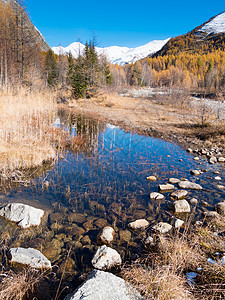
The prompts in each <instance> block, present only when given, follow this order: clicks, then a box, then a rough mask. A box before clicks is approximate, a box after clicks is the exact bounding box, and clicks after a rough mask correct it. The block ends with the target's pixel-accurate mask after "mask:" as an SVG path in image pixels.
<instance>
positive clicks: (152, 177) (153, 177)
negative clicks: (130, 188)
mask: <svg viewBox="0 0 225 300" xmlns="http://www.w3.org/2000/svg"><path fill="white" fill-rule="evenodd" d="M146 179H147V180H149V181H156V180H157V178H156V177H155V176H148V177H147V178H146Z"/></svg>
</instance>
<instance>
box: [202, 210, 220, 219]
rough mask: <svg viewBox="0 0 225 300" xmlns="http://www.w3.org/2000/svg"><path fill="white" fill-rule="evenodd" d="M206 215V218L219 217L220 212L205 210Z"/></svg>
mask: <svg viewBox="0 0 225 300" xmlns="http://www.w3.org/2000/svg"><path fill="white" fill-rule="evenodd" d="M204 216H205V218H219V214H218V212H216V211H205V212H204Z"/></svg>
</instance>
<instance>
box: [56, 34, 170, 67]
mask: <svg viewBox="0 0 225 300" xmlns="http://www.w3.org/2000/svg"><path fill="white" fill-rule="evenodd" d="M168 40H169V39H166V40H156V41H151V42H149V43H147V44H145V45H143V46H139V47H136V48H128V47H119V46H111V47H105V48H101V47H96V51H97V53H98V54H104V55H106V57H107V58H108V60H109V62H110V63H112V64H117V65H121V66H123V65H125V64H128V63H132V62H133V63H134V62H136V61H138V60H139V59H142V58H145V57H147V56H148V55H152V54H153V53H155V52H157V51H159V50H160V49H161V48H162V47H163V46H164V45H165V44H166V43H167V42H168ZM84 48H85V46H84V45H83V44H81V43H79V42H75V43H72V44H71V45H69V46H68V47H62V46H59V47H53V48H52V50H53V51H54V53H55V54H57V55H59V54H69V53H71V54H72V55H73V57H74V58H77V57H78V54H79V53H82V52H83V51H84Z"/></svg>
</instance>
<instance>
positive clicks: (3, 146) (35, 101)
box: [0, 89, 56, 178]
mask: <svg viewBox="0 0 225 300" xmlns="http://www.w3.org/2000/svg"><path fill="white" fill-rule="evenodd" d="M0 114H1V118H0V124H1V129H0V170H1V175H2V178H7V177H8V176H10V173H12V171H14V170H20V171H23V170H25V169H31V168H35V167H37V166H40V165H41V164H42V163H43V162H44V161H48V160H52V159H54V158H55V155H56V151H55V148H54V146H53V143H52V132H51V130H50V128H52V127H53V123H54V120H55V114H56V105H55V102H54V94H52V93H49V92H43V93H29V92H27V91H26V90H24V89H21V90H20V91H19V92H18V93H16V94H14V93H13V92H11V93H8V94H2V95H0Z"/></svg>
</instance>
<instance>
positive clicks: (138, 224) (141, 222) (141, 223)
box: [128, 219, 149, 230]
mask: <svg viewBox="0 0 225 300" xmlns="http://www.w3.org/2000/svg"><path fill="white" fill-rule="evenodd" d="M148 226H149V222H148V221H147V220H145V219H138V220H136V221H134V222H131V223H129V224H128V227H129V228H131V229H134V230H135V229H143V228H146V227H148Z"/></svg>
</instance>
